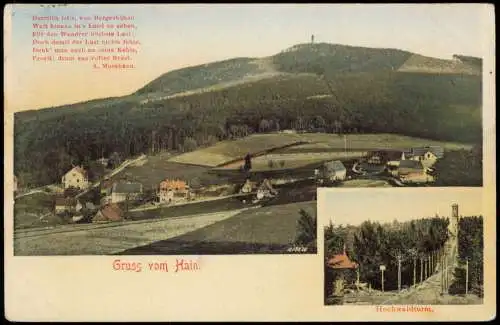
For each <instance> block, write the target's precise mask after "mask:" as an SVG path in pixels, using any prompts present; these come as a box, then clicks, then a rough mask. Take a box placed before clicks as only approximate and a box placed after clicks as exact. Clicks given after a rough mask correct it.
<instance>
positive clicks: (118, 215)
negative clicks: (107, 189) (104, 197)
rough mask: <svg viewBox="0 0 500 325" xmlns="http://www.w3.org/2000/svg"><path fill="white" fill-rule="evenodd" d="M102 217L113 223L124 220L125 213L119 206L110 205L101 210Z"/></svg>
mask: <svg viewBox="0 0 500 325" xmlns="http://www.w3.org/2000/svg"><path fill="white" fill-rule="evenodd" d="M100 212H101V214H102V216H103V217H104V218H105V219H107V220H111V221H116V220H121V219H122V218H123V211H122V210H121V209H120V207H119V206H118V205H117V204H113V203H112V204H108V205H106V206H104V207H103V208H102V209H101V210H100Z"/></svg>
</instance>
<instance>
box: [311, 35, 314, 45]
mask: <svg viewBox="0 0 500 325" xmlns="http://www.w3.org/2000/svg"><path fill="white" fill-rule="evenodd" d="M311 44H314V34H313V35H311Z"/></svg>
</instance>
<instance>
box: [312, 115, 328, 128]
mask: <svg viewBox="0 0 500 325" xmlns="http://www.w3.org/2000/svg"><path fill="white" fill-rule="evenodd" d="M313 124H314V127H316V128H325V127H326V121H325V119H324V118H323V116H321V115H316V116H315V117H314V120H313Z"/></svg>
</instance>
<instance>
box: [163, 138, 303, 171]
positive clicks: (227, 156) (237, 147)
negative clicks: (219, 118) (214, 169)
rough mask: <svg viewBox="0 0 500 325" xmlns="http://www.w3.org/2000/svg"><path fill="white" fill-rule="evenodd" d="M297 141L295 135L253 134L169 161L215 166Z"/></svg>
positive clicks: (298, 139)
mask: <svg viewBox="0 0 500 325" xmlns="http://www.w3.org/2000/svg"><path fill="white" fill-rule="evenodd" d="M298 141H300V136H299V135H296V134H254V135H251V136H248V137H245V138H242V139H237V140H229V141H221V142H219V143H217V144H216V145H214V146H211V147H208V148H204V149H199V150H196V151H193V152H188V153H185V154H182V155H179V156H176V157H173V158H172V159H170V161H171V162H178V163H187V164H197V165H206V166H217V165H220V164H223V163H226V162H228V161H231V160H234V159H238V158H243V157H244V156H245V155H246V154H247V153H250V154H255V153H258V152H262V151H265V150H271V149H273V148H277V147H282V146H286V145H290V144H293V143H296V142H298Z"/></svg>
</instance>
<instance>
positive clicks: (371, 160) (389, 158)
mask: <svg viewBox="0 0 500 325" xmlns="http://www.w3.org/2000/svg"><path fill="white" fill-rule="evenodd" d="M400 160H405V153H404V152H403V151H402V150H377V151H371V152H369V153H368V159H367V161H366V162H367V163H368V164H375V165H379V164H389V165H397V164H398V162H399V161H400Z"/></svg>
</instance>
